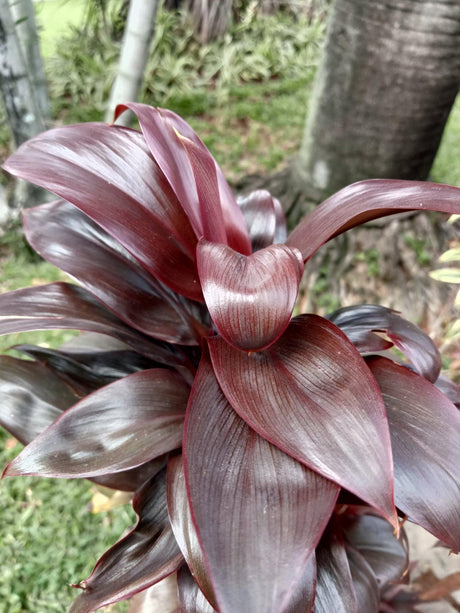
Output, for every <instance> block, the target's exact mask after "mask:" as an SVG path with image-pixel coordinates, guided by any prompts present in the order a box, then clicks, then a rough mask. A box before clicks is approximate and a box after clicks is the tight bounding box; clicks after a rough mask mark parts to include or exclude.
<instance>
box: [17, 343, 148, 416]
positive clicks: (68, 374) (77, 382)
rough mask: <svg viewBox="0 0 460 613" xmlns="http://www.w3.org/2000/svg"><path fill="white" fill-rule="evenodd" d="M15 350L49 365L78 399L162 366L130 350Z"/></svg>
mask: <svg viewBox="0 0 460 613" xmlns="http://www.w3.org/2000/svg"><path fill="white" fill-rule="evenodd" d="M13 349H15V350H16V351H21V352H22V353H24V354H25V355H28V356H30V357H32V358H34V359H35V360H37V361H38V362H41V363H42V364H44V365H46V366H47V368H48V369H49V370H51V371H53V372H54V373H55V374H56V375H57V376H58V377H59V378H60V379H62V380H63V381H64V382H65V383H67V385H68V386H69V387H70V388H71V389H72V390H73V391H74V392H75V393H76V394H78V395H79V396H87V395H88V394H89V393H91V392H94V391H95V390H97V389H99V388H100V387H103V386H104V385H107V384H108V383H112V382H113V381H115V380H116V379H121V378H122V377H125V376H126V375H130V374H132V373H134V372H138V371H140V370H147V369H148V368H155V367H157V366H159V364H156V363H155V362H154V361H152V360H149V359H148V358H146V357H144V356H143V355H141V354H139V353H136V352H135V351H130V350H122V351H92V352H90V351H61V350H59V349H47V348H45V347H37V346H35V345H14V347H13ZM75 402H76V400H75V401H74V402H73V403H72V404H75ZM69 406H70V405H69ZM53 421H54V420H53Z"/></svg>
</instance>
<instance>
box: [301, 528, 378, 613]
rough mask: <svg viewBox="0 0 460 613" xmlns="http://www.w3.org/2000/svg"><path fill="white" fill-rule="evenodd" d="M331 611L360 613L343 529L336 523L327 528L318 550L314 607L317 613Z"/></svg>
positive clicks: (330, 612) (328, 612)
mask: <svg viewBox="0 0 460 613" xmlns="http://www.w3.org/2000/svg"><path fill="white" fill-rule="evenodd" d="M332 611H333V612H334V613H358V608H357V602H356V594H355V590H354V588H353V581H352V577H351V572H350V566H349V564H348V558H347V554H346V551H345V546H344V543H343V539H342V534H341V531H340V530H336V526H335V522H331V524H330V525H329V526H328V528H327V530H326V532H325V534H324V536H323V538H322V539H321V543H320V544H319V546H318V547H317V548H316V597H315V606H314V608H313V612H314V613H332ZM360 613H364V611H362V612H360ZM366 613H371V612H366Z"/></svg>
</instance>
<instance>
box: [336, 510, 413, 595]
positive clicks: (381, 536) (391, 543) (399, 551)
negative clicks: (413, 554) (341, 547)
mask: <svg viewBox="0 0 460 613" xmlns="http://www.w3.org/2000/svg"><path fill="white" fill-rule="evenodd" d="M344 535H345V539H346V541H347V543H348V544H349V545H351V546H352V547H353V548H354V549H356V550H357V551H358V552H359V553H360V554H361V556H362V557H363V558H364V559H365V560H366V562H367V564H368V565H369V566H370V567H371V568H372V572H373V574H374V575H375V577H376V579H377V583H378V585H379V589H380V590H382V589H384V588H385V587H386V586H387V585H389V584H392V583H396V582H399V581H401V578H402V576H403V575H404V573H406V572H407V570H408V564H409V557H408V542H407V537H406V534H405V532H404V531H403V530H401V533H400V538H399V539H398V538H396V536H395V534H394V530H393V527H392V526H391V524H389V523H388V522H387V521H386V520H384V519H383V518H382V517H378V516H377V515H372V514H369V513H366V514H364V513H356V514H354V515H352V514H351V513H348V514H347V516H346V521H344Z"/></svg>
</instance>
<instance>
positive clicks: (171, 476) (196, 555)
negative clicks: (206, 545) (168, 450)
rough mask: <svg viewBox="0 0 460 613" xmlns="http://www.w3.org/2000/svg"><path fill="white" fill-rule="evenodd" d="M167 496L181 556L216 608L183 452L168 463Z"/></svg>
mask: <svg viewBox="0 0 460 613" xmlns="http://www.w3.org/2000/svg"><path fill="white" fill-rule="evenodd" d="M167 499H168V510H169V518H170V520H171V526H172V529H173V532H174V536H175V537H176V541H177V544H178V545H179V547H180V550H181V551H182V555H183V556H184V558H185V561H186V562H187V564H188V567H189V569H190V570H191V571H192V574H193V577H194V579H195V581H196V582H197V583H198V585H199V586H200V588H201V590H202V592H203V593H204V594H205V595H206V598H207V600H208V601H209V602H210V603H212V605H213V606H215V607H217V605H216V599H215V596H214V590H213V588H212V585H211V582H210V580H209V574H208V571H207V569H206V563H205V561H204V557H203V552H202V550H201V546H200V543H199V540H198V535H197V533H196V528H195V525H194V523H193V520H192V515H191V511H190V504H189V501H188V496H187V488H186V486H185V475H184V465H183V458H182V456H181V455H177V456H173V457H171V458H170V459H169V462H168V480H167ZM197 598H198V596H197ZM198 599H199V598H198Z"/></svg>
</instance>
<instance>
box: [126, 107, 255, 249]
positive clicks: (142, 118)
mask: <svg viewBox="0 0 460 613" xmlns="http://www.w3.org/2000/svg"><path fill="white" fill-rule="evenodd" d="M127 108H129V109H131V110H132V111H133V112H134V113H135V114H136V115H137V118H138V120H139V124H140V126H141V129H142V131H143V133H144V137H145V140H146V142H147V144H148V146H149V147H150V150H151V152H152V155H153V157H154V159H155V160H156V161H157V163H158V164H159V166H160V168H161V169H162V171H163V172H164V174H165V176H166V177H167V179H168V181H169V183H170V185H171V187H172V188H173V190H174V192H175V194H176V195H177V197H178V199H179V201H180V203H181V205H182V206H183V207H184V210H185V211H186V213H187V215H188V217H189V219H190V223H191V224H192V227H193V228H194V230H195V234H196V236H198V237H199V238H201V237H205V238H208V239H210V238H211V236H216V235H215V234H214V230H212V231H211V235H209V234H208V233H209V230H210V227H212V226H213V224H215V223H216V219H215V218H217V219H218V220H219V221H218V226H219V227H221V224H222V220H223V224H224V228H225V232H224V235H223V237H222V238H224V240H223V242H224V244H228V245H229V246H230V247H232V248H233V249H235V250H236V251H238V252H239V253H243V254H245V255H249V254H250V253H251V243H250V240H249V235H248V232H247V229H246V226H245V223H244V219H243V216H242V214H241V211H240V210H239V207H238V205H237V203H236V200H235V197H234V195H233V193H232V191H231V189H230V187H229V185H228V183H227V181H226V180H225V178H224V175H223V173H222V171H221V169H220V168H219V166H218V165H217V163H216V161H215V160H214V158H213V157H212V156H211V154H210V153H209V151H208V149H207V148H206V146H205V145H204V143H203V142H202V141H201V139H200V138H199V137H198V135H197V134H196V133H195V132H194V130H192V128H191V127H190V126H189V124H188V123H187V122H186V121H184V120H183V119H182V118H181V117H179V116H178V115H176V113H173V112H172V111H169V110H166V109H155V108H152V107H150V106H148V105H146V104H138V103H134V102H131V103H128V104H124V105H119V106H118V107H117V109H116V111H115V117H118V116H119V115H120V114H121V113H122V112H123V111H124V110H125V109H127ZM181 136H183V137H185V139H187V141H189V142H190V143H191V144H192V145H193V151H194V154H195V155H193V156H192V157H190V154H191V153H192V152H191V151H190V149H189V151H188V153H187V148H186V147H184V140H181ZM213 167H214V169H213ZM205 168H206V176H205V175H203V170H204V169H205ZM203 179H204V181H203ZM209 179H211V180H209ZM216 181H217V185H216ZM206 202H207V203H208V205H206V204H205V203H206ZM220 232H221V230H220V229H219V230H218V233H219V236H221V234H220ZM213 240H215V238H213Z"/></svg>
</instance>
